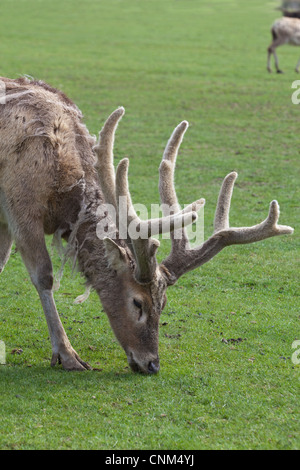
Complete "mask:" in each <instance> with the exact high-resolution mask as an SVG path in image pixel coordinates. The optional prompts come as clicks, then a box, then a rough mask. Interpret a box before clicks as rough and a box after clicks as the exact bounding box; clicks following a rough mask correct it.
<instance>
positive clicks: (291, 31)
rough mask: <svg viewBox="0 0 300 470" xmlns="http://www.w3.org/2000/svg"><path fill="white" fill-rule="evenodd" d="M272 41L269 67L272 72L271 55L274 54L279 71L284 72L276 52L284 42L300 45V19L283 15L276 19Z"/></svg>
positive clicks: (299, 64)
mask: <svg viewBox="0 0 300 470" xmlns="http://www.w3.org/2000/svg"><path fill="white" fill-rule="evenodd" d="M271 33H272V37H273V40H272V43H271V44H270V46H269V47H268V63H267V69H268V71H269V72H272V69H271V56H272V54H273V56H274V60H275V67H276V71H277V73H283V72H282V70H280V68H279V63H278V57H277V54H276V48H277V47H279V46H282V45H283V44H291V45H292V46H300V19H299V18H289V17H285V16H284V17H282V18H280V19H279V20H276V21H275V23H274V24H273V26H272V28H271ZM299 67H300V59H299V60H298V62H297V65H296V68H295V71H296V72H297V73H299Z"/></svg>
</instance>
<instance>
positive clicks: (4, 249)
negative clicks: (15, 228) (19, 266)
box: [0, 223, 12, 273]
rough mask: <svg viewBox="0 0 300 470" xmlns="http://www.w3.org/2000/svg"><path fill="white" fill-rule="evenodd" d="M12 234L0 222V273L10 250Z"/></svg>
mask: <svg viewBox="0 0 300 470" xmlns="http://www.w3.org/2000/svg"><path fill="white" fill-rule="evenodd" d="M11 246H12V236H11V234H10V233H9V230H8V227H7V226H6V225H4V224H1V223H0V273H2V271H3V269H4V266H5V265H6V263H7V261H8V259H9V256H10V251H11Z"/></svg>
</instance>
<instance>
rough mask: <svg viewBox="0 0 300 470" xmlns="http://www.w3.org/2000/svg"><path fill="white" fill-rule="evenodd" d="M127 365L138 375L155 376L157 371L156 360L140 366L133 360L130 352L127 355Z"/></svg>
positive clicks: (157, 364) (157, 362)
mask: <svg viewBox="0 0 300 470" xmlns="http://www.w3.org/2000/svg"><path fill="white" fill-rule="evenodd" d="M128 364H129V366H130V368H131V370H132V371H133V372H139V373H140V374H157V373H158V371H159V359H158V358H157V359H156V360H154V361H149V362H147V363H145V364H143V365H141V364H138V362H137V361H136V360H135V359H134V358H133V353H132V352H131V353H130V354H129V355H128Z"/></svg>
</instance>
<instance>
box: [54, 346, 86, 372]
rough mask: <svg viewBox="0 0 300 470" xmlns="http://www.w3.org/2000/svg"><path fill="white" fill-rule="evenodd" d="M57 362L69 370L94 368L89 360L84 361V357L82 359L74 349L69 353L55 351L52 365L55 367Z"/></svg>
mask: <svg viewBox="0 0 300 470" xmlns="http://www.w3.org/2000/svg"><path fill="white" fill-rule="evenodd" d="M57 362H58V363H59V364H61V365H62V366H63V368H64V369H65V370H68V371H83V370H91V369H92V367H91V366H90V365H89V364H88V363H87V362H84V361H83V360H82V359H80V357H79V356H78V354H77V353H76V351H74V349H73V350H72V352H71V353H68V355H67V354H66V353H64V354H63V355H61V354H59V353H53V355H52V359H51V366H52V367H54V366H55V364H56V363H57Z"/></svg>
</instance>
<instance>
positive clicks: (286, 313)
mask: <svg viewBox="0 0 300 470" xmlns="http://www.w3.org/2000/svg"><path fill="white" fill-rule="evenodd" d="M276 6H277V2H276V1H274V2H273V1H262V0H251V2H250V1H246V0H239V1H237V0H236V1H234V0H231V1H230V0H227V1H226V2H224V1H223V0H206V1H205V0H203V1H201V2H199V1H198V0H164V1H163V2H162V1H161V0H148V1H147V2H141V1H140V0H101V1H97V0H84V1H82V0H80V1H79V0H59V1H58V0H52V1H51V2H47V1H46V0H40V1H38V2H37V1H34V0H2V2H1V15H0V53H1V75H3V76H8V77H11V78H16V77H18V76H19V75H22V74H28V75H31V76H34V77H35V78H39V79H43V80H45V81H47V82H48V83H50V84H52V85H53V86H56V87H59V88H61V89H62V90H63V91H64V92H65V93H67V94H68V95H69V96H70V97H71V98H72V99H73V100H74V101H75V102H76V103H77V105H78V106H79V107H80V108H81V109H82V111H83V113H84V115H85V121H86V123H87V125H88V127H89V129H90V131H91V133H95V134H96V133H98V132H99V130H100V128H101V126H102V124H103V122H104V120H105V118H106V117H107V116H108V114H109V113H110V112H111V111H113V110H114V109H115V108H116V107H117V106H119V105H123V106H124V107H125V109H126V115H125V117H124V118H123V120H122V122H121V124H120V125H119V128H118V132H117V138H116V152H115V154H116V157H117V158H121V157H122V158H123V157H125V156H127V157H129V158H130V160H131V165H130V176H129V177H130V187H131V192H132V196H133V198H134V202H139V203H143V204H146V205H147V206H148V207H150V204H151V203H155V202H158V194H157V183H158V179H157V178H158V171H157V170H158V166H159V162H160V159H161V155H162V151H163V149H164V146H165V144H166V142H167V140H168V138H169V136H170V133H171V132H172V130H173V128H174V127H175V126H176V125H177V124H178V123H179V122H180V121H182V120H183V119H186V120H188V121H189V123H190V128H189V130H188V131H187V133H186V136H185V139H184V142H183V144H182V148H181V151H180V155H179V160H178V165H177V174H176V184H177V188H178V195H179V197H180V200H181V202H182V204H185V203H188V202H190V201H192V200H194V199H198V198H199V197H205V199H206V207H205V236H206V237H208V236H209V235H210V233H211V230H212V220H213V214H214V209H215V204H216V199H217V195H218V191H219V187H220V184H221V181H222V178H223V177H224V176H225V175H226V174H227V173H228V172H229V171H231V170H236V171H238V172H239V178H238V180H237V183H236V187H235V191H234V195H233V200H232V210H231V221H232V224H233V225H234V226H244V225H253V224H255V223H257V222H260V221H261V220H263V219H264V218H265V217H266V215H267V212H268V206H269V202H270V201H271V200H272V199H278V201H279V203H280V205H281V218H280V222H281V223H282V224H287V225H291V226H293V227H295V234H294V235H293V236H289V237H288V236H286V237H281V238H273V239H269V240H266V241H264V242H260V243H258V244H256V245H248V246H239V247H231V248H229V249H227V250H226V251H224V252H222V253H221V254H219V255H218V257H216V258H215V259H214V260H213V261H211V262H210V263H208V264H207V265H205V266H203V267H202V268H201V269H199V270H197V271H194V272H192V273H189V274H187V275H186V276H185V277H183V278H181V279H180V281H179V282H178V284H177V285H175V286H174V287H173V288H170V290H169V295H168V304H167V306H166V308H165V310H164V312H163V314H162V316H161V328H160V357H161V371H160V373H159V374H158V375H157V376H153V377H152V376H151V377H148V376H142V375H136V374H133V373H132V372H130V370H129V369H128V367H127V362H126V357H125V354H124V353H123V351H122V350H121V348H120V346H119V345H118V343H117V342H116V340H115V339H114V336H113V334H112V331H111V330H110V327H109V324H108V320H107V318H106V316H105V314H104V313H103V312H102V308H101V304H100V303H99V300H98V299H97V296H96V294H95V293H92V294H91V296H90V297H89V299H88V300H87V301H86V302H85V303H84V304H82V305H81V306H76V305H74V304H73V299H74V298H75V297H76V296H77V295H78V294H80V293H82V292H83V289H84V288H83V284H82V279H81V278H80V276H79V275H74V276H73V277H72V275H71V270H70V268H68V267H67V268H66V270H65V275H64V278H63V281H62V285H61V288H60V290H59V291H58V292H57V293H56V295H55V298H56V302H57V307H58V311H59V313H60V314H61V318H62V321H63V323H64V326H65V328H66V331H67V334H68V336H69V338H70V340H71V342H72V344H73V346H74V348H75V349H76V350H77V351H78V352H79V353H80V355H81V357H82V358H83V359H85V360H88V361H89V362H90V364H91V365H92V366H93V367H94V368H95V370H93V371H89V372H85V373H67V372H65V371H63V370H62V369H60V368H59V367H58V366H57V367H56V368H54V369H51V368H50V358H51V348H50V341H49V338H48V331H47V327H46V321H45V319H44V315H43V312H42V309H41V306H40V303H39V301H38V296H37V293H36V292H35V290H34V288H33V287H32V285H31V283H30V281H29V277H28V274H27V272H26V271H25V268H24V266H23V264H22V262H21V259H20V256H19V254H18V253H13V254H12V256H11V258H10V260H9V263H8V265H7V267H6V268H5V271H4V273H3V274H2V275H1V281H0V282H1V292H0V340H2V341H4V342H5V344H6V351H7V355H6V360H7V364H6V365H5V366H4V365H3V366H0V410H1V411H0V448H1V449H190V450H191V449H297V448H299V366H298V365H296V364H293V362H292V360H291V357H292V353H293V352H294V350H293V349H292V343H293V341H294V340H297V339H298V340H299V339H300V332H299V196H300V194H299V176H300V171H299V169H300V165H299V148H300V147H299V143H300V135H299V112H300V107H299V106H297V105H294V104H292V101H291V94H292V91H293V90H292V89H291V85H292V82H293V81H294V80H296V79H297V78H298V76H297V75H296V74H295V73H294V66H295V64H296V61H297V58H298V54H299V53H300V49H296V48H288V47H282V48H280V49H279V51H278V55H279V59H280V64H281V68H282V69H283V70H284V71H285V74H283V75H277V74H275V73H273V74H272V75H269V74H268V73H267V72H266V48H267V46H268V44H269V42H270V38H271V36H270V32H269V30H270V25H271V24H272V21H273V20H274V19H275V18H276V17H277V16H278V12H276V11H275V7H276ZM48 243H49V247H50V244H51V240H50V239H49V240H48ZM168 249H169V245H168V242H167V241H163V242H162V248H161V250H160V257H161V258H163V257H164V256H166V254H167V252H168ZM53 262H54V266H55V269H56V270H57V269H59V266H60V261H59V259H58V256H57V255H56V254H55V253H54V254H53ZM222 340H225V341H222ZM20 349H21V350H22V351H20ZM16 350H17V351H16ZM13 352H14V353H13ZM18 352H19V353H21V354H18Z"/></svg>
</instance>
